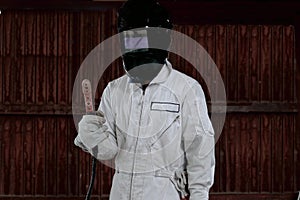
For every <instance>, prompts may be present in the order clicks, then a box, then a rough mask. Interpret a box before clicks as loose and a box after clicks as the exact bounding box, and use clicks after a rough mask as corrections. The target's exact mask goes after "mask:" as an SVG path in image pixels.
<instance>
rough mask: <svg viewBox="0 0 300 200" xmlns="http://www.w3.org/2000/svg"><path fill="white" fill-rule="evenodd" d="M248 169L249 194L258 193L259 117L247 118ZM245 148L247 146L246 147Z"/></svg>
mask: <svg viewBox="0 0 300 200" xmlns="http://www.w3.org/2000/svg"><path fill="white" fill-rule="evenodd" d="M249 118H250V121H249V127H250V130H249V134H250V137H249V143H248V144H249V152H248V159H249V168H250V176H249V178H250V179H249V192H259V185H260V181H261V180H260V176H259V175H260V174H259V172H260V160H259V158H260V152H261V151H260V134H261V130H260V116H259V115H251V116H249ZM243 145H245V144H243ZM246 146H247V145H246Z"/></svg>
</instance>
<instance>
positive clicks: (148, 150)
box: [75, 61, 215, 200]
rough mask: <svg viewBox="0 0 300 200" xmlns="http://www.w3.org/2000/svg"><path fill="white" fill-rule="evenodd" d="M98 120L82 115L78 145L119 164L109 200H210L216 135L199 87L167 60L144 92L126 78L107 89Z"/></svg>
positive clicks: (99, 158) (116, 167)
mask: <svg viewBox="0 0 300 200" xmlns="http://www.w3.org/2000/svg"><path fill="white" fill-rule="evenodd" d="M99 110H101V111H102V112H103V113H104V116H105V120H106V122H105V123H104V124H103V125H102V126H101V125H99V123H98V122H99V121H97V120H99V117H98V116H88V115H86V116H83V119H82V120H81V121H80V123H79V131H78V132H79V133H78V136H77V137H76V139H75V144H76V145H77V146H80V147H81V148H83V149H84V150H85V151H88V152H89V153H91V154H92V155H93V156H94V157H96V158H97V159H98V160H109V159H114V160H115V169H116V171H115V174H114V177H113V184H112V189H111V192H110V200H156V199H162V200H164V199H165V200H179V199H180V198H181V197H180V196H181V195H185V194H186V193H185V191H184V189H183V188H184V183H185V182H186V180H185V176H184V174H186V173H183V170H185V171H186V172H187V179H188V190H189V193H190V200H207V199H208V192H209V189H210V187H211V186H212V184H213V179H214V168H215V156H214V144H215V141H214V131H213V127H212V124H211V122H210V119H209V116H208V113H207V107H206V101H205V96H204V93H203V90H202V88H201V86H200V85H199V83H198V82H197V81H196V80H194V79H192V78H190V77H188V76H186V75H184V74H182V73H180V72H178V71H177V70H174V69H172V66H171V64H170V63H169V62H168V61H167V64H165V65H164V66H163V68H162V70H161V71H160V72H159V74H158V75H157V76H156V77H155V78H154V79H153V80H152V81H151V82H150V84H149V86H148V87H147V88H146V90H145V91H143V90H142V89H141V87H140V85H139V84H137V83H131V82H130V78H129V77H128V76H127V75H124V76H122V77H120V78H118V79H116V80H114V81H112V82H110V83H109V84H108V86H107V87H106V88H105V90H104V92H103V95H102V99H101V103H100V107H99Z"/></svg>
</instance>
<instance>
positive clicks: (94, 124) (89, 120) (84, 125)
mask: <svg viewBox="0 0 300 200" xmlns="http://www.w3.org/2000/svg"><path fill="white" fill-rule="evenodd" d="M104 123H105V118H104V114H103V112H101V111H96V112H90V113H88V114H87V115H84V116H83V117H82V119H81V121H80V122H79V124H78V128H79V134H82V133H84V134H88V133H91V132H95V131H96V130H98V129H99V128H101V127H102V126H103V124H104Z"/></svg>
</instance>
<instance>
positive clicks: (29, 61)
mask: <svg viewBox="0 0 300 200" xmlns="http://www.w3.org/2000/svg"><path fill="white" fill-rule="evenodd" d="M24 65H25V74H24V75H25V91H24V92H25V104H26V105H33V104H35V99H36V69H35V66H36V59H35V58H34V57H33V56H28V57H25V61H24Z"/></svg>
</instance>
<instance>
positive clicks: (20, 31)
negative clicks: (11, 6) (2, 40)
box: [14, 11, 27, 56]
mask: <svg viewBox="0 0 300 200" xmlns="http://www.w3.org/2000/svg"><path fill="white" fill-rule="evenodd" d="M25 17H26V13H25V12H22V11H19V12H16V14H15V22H14V23H15V32H16V33H15V34H16V37H15V38H14V40H15V41H14V42H16V43H14V48H15V49H16V55H18V56H24V55H25V50H26V43H25V37H26V34H27V32H26V29H25V25H26V24H25V23H26V20H25Z"/></svg>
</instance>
